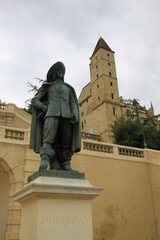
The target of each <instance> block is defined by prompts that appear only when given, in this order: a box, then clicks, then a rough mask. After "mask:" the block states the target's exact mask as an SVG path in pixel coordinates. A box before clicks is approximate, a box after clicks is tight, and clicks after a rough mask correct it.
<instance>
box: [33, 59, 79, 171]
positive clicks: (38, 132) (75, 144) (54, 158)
mask: <svg viewBox="0 0 160 240" xmlns="http://www.w3.org/2000/svg"><path fill="white" fill-rule="evenodd" d="M64 74H65V66H64V64H63V63H62V62H57V63H55V64H54V65H53V66H52V67H51V68H50V69H49V71H48V73H47V80H46V81H44V83H43V85H42V86H41V88H40V89H39V90H38V92H37V94H36V95H35V96H34V98H33V99H32V125H31V137H30V148H32V149H34V151H35V152H36V153H40V157H41V163H40V166H39V169H47V168H48V166H49V167H50V169H56V170H64V171H71V170H72V168H71V157H72V155H73V153H75V152H79V151H80V146H81V134H80V121H79V108H78V101H77V97H76V93H75V91H74V89H73V87H71V86H70V85H69V84H67V83H65V82H64Z"/></svg>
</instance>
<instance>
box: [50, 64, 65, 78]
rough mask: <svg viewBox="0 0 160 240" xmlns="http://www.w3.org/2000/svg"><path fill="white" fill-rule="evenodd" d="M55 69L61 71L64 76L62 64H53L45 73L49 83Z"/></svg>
mask: <svg viewBox="0 0 160 240" xmlns="http://www.w3.org/2000/svg"><path fill="white" fill-rule="evenodd" d="M57 69H61V70H62V72H63V74H65V71H66V69H65V66H64V64H63V63H62V62H56V63H55V64H53V65H52V67H50V69H49V70H48V73H47V81H48V82H49V81H50V80H51V78H52V76H53V74H54V72H55V71H56V70H57Z"/></svg>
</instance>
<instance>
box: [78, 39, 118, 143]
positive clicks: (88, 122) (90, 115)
mask: <svg viewBox="0 0 160 240" xmlns="http://www.w3.org/2000/svg"><path fill="white" fill-rule="evenodd" d="M90 61H91V62H90V83H89V84H87V85H86V86H85V87H84V88H83V89H82V92H81V94H80V97H79V106H80V112H81V124H82V126H81V127H82V132H85V133H91V134H96V135H100V138H101V141H105V142H112V132H111V124H113V123H114V122H115V120H116V118H117V117H119V116H120V115H121V110H120V101H119V92H118V83H117V75H116V66H115V60H114V52H113V51H112V50H111V48H110V47H109V46H108V45H107V43H106V42H105V41H104V39H103V38H102V37H101V38H100V39H99V40H98V42H97V44H96V47H95V49H94V51H93V54H92V56H91V58H90Z"/></svg>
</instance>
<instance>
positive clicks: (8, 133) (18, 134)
mask: <svg viewBox="0 0 160 240" xmlns="http://www.w3.org/2000/svg"><path fill="white" fill-rule="evenodd" d="M5 138H10V139H16V140H21V141H23V140H24V132H22V131H17V130H12V129H5Z"/></svg>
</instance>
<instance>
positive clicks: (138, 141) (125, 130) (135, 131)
mask: <svg viewBox="0 0 160 240" xmlns="http://www.w3.org/2000/svg"><path fill="white" fill-rule="evenodd" d="M112 132H113V138H114V143H116V144H119V145H125V146H131V147H138V148H144V147H147V148H151V149H156V150H160V132H159V131H158V130H157V129H156V127H155V126H154V125H151V123H146V125H145V124H142V123H140V121H139V120H138V119H136V120H134V119H131V118H124V117H120V118H118V119H117V121H116V122H115V124H114V125H112Z"/></svg>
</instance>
